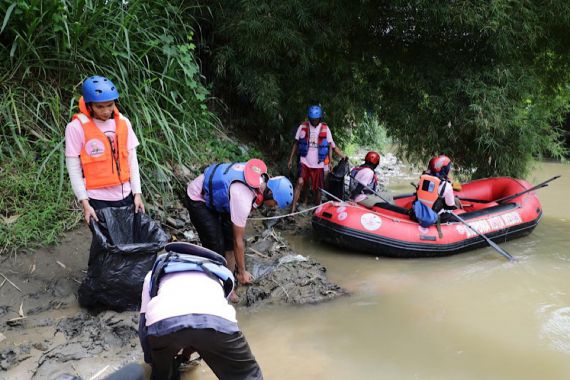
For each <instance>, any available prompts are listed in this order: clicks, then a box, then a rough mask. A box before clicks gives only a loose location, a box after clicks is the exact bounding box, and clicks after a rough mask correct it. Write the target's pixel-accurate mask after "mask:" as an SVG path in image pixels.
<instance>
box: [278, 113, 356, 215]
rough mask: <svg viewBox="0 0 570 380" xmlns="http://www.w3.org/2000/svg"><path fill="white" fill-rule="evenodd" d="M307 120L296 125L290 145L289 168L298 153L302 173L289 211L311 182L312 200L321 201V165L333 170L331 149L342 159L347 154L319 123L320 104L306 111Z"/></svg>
mask: <svg viewBox="0 0 570 380" xmlns="http://www.w3.org/2000/svg"><path fill="white" fill-rule="evenodd" d="M307 116H308V119H309V121H305V122H303V123H301V125H299V127H298V128H297V133H296V134H295V141H294V142H293V147H292V148H291V154H290V156H289V161H288V164H287V166H288V168H289V169H291V167H292V165H293V159H294V158H295V157H296V155H297V154H298V155H299V156H300V163H301V172H300V175H299V178H298V179H297V184H296V186H295V195H294V198H293V205H292V207H291V211H292V212H295V210H296V207H297V202H298V201H299V195H300V194H301V191H302V190H303V189H304V188H305V187H306V185H307V183H308V182H309V181H310V182H311V190H312V192H313V193H314V195H315V203H317V204H318V203H320V201H321V192H320V190H319V189H321V188H323V186H324V167H325V165H326V166H327V167H328V169H329V170H332V152H333V151H334V152H335V154H337V155H338V156H339V157H341V158H342V159H345V158H346V156H345V155H344V153H342V151H341V150H340V149H339V148H338V147H337V146H336V145H335V143H334V140H333V137H332V133H331V130H330V128H329V126H328V125H327V124H326V123H323V122H322V117H323V111H322V109H321V107H320V106H318V105H312V106H310V107H309V110H308V112H307Z"/></svg>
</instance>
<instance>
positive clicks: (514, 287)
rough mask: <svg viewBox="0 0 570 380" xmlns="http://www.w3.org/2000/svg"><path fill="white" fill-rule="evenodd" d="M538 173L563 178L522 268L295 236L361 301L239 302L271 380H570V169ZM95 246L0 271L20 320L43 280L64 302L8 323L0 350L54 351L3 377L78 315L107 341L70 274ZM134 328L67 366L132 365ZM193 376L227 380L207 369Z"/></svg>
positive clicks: (5, 299)
mask: <svg viewBox="0 0 570 380" xmlns="http://www.w3.org/2000/svg"><path fill="white" fill-rule="evenodd" d="M533 173H534V174H533V175H531V176H530V177H529V178H527V179H528V181H529V182H530V183H533V184H538V183H540V182H542V181H544V180H546V179H548V178H550V177H553V176H554V175H558V174H561V175H562V177H561V178H559V179H558V180H556V181H554V182H551V184H550V186H548V187H546V188H543V189H540V190H538V195H539V198H540V200H541V202H542V206H543V211H544V216H543V219H542V220H541V222H540V223H539V225H538V226H537V227H536V229H535V230H534V231H533V232H532V233H531V234H530V235H529V236H526V237H524V238H520V239H517V240H513V241H510V242H507V243H502V244H501V247H502V248H504V249H505V250H507V251H508V252H509V253H510V254H512V255H513V256H515V257H516V258H517V261H516V262H512V263H511V262H507V261H506V260H505V259H504V258H503V256H501V255H499V254H498V253H497V252H496V251H494V250H493V249H492V248H484V249H479V250H476V251H471V252H467V253H463V254H460V255H456V256H450V257H444V258H430V259H426V258H424V259H390V258H383V257H378V258H377V257H374V256H370V255H364V254H358V253H356V252H350V251H346V250H341V249H338V248H335V247H333V246H330V245H324V244H321V243H318V242H316V241H314V240H313V237H312V236H311V234H306V235H289V236H287V238H288V240H289V242H290V244H291V245H292V247H293V248H294V249H295V250H296V251H297V252H298V253H299V254H302V255H305V256H310V257H311V258H313V259H314V260H316V261H317V262H320V263H322V264H323V265H324V266H325V267H326V268H327V274H328V276H329V278H330V280H332V281H333V282H335V283H337V284H339V285H341V286H342V287H344V288H345V289H347V290H348V291H349V292H350V296H345V297H341V298H338V299H336V300H334V301H330V302H325V303H322V304H319V305H304V306H290V305H289V306H287V305H286V306H267V307H263V308H254V309H253V310H249V309H244V308H241V309H239V311H238V319H239V322H240V325H241V327H242V329H243V331H244V333H245V335H246V337H247V339H248V341H249V343H250V345H251V347H252V350H253V352H254V354H255V356H256V358H257V360H258V361H259V363H260V365H261V367H262V369H263V372H264V375H265V378H266V379H269V380H273V379H277V380H281V379H327V380H329V379H333V380H336V379H357V380H358V379H389V380H391V379H395V380H408V379H410V380H411V379H423V380H432V379H433V380H436V379H437V380H440V379H444V380H445V379H449V380H452V379H453V380H456V379H459V380H479V379H490V380H491V379H497V380H499V379H500V380H509V379H517V380H526V379H529V380H531V379H532V380H534V379H540V380H543V379H553V380H554V379H556V380H558V379H570V249H569V247H570V236H569V235H570V234H569V231H570V202H569V200H568V198H567V197H568V195H569V192H568V189H569V188H570V165H569V164H560V163H548V162H547V163H539V164H537V167H536V168H535V170H534V171H533ZM416 174H417V173H416ZM414 176H415V177H414ZM389 180H390V183H388V187H389V188H390V189H391V190H393V191H394V192H395V193H408V192H410V191H411V190H412V188H411V186H410V185H409V182H410V181H411V180H417V175H415V174H413V175H407V174H405V173H404V174H403V175H402V176H392V177H390V178H389ZM89 241H90V235H89V231H88V230H87V229H86V228H81V229H78V230H77V231H75V232H74V233H73V234H71V235H69V236H68V237H67V238H66V239H64V241H62V243H61V244H60V245H58V246H57V247H48V248H45V249H43V251H41V254H36V255H27V256H21V257H18V258H17V264H18V265H17V266H16V267H14V268H12V267H11V266H8V265H7V264H8V262H4V263H3V264H2V271H0V272H2V273H4V274H6V275H8V276H9V277H10V278H11V279H12V280H13V281H15V282H16V283H17V285H19V286H20V288H21V289H22V292H23V293H24V294H28V296H26V297H22V295H21V294H20V292H18V291H17V290H16V289H15V288H14V287H13V286H10V285H9V284H4V287H2V288H1V289H0V290H1V292H0V296H2V300H1V301H0V306H1V305H10V306H11V309H10V311H9V312H8V313H7V314H5V315H4V316H3V317H2V315H1V314H0V317H2V318H3V319H7V318H12V317H14V316H17V314H16V312H17V310H18V308H20V309H21V308H22V305H24V310H30V309H31V308H34V307H35V308H37V306H38V305H39V306H42V307H43V306H45V305H44V304H45V303H46V302H47V301H45V300H44V299H43V298H42V297H43V296H42V295H43V294H46V292H47V291H48V290H49V292H52V289H47V290H46V289H44V287H45V286H49V287H54V286H55V287H56V289H55V294H61V297H60V299H59V300H58V301H61V302H55V304H54V305H52V306H50V307H46V311H45V312H43V313H42V312H41V311H37V312H36V314H35V315H32V313H31V311H26V313H27V314H29V315H28V319H27V320H24V323H27V324H28V325H27V326H28V327H29V328H25V329H22V328H18V327H14V328H10V329H4V330H3V332H4V335H6V337H5V339H4V341H3V342H2V340H1V339H0V351H1V349H2V347H3V346H4V347H5V346H8V345H18V344H21V343H23V342H26V341H30V340H32V339H31V338H32V335H33V338H37V336H40V337H41V338H42V339H45V344H44V346H46V347H48V348H49V349H50V350H48V351H46V349H47V348H42V347H41V345H39V346H37V345H34V347H35V348H32V350H31V354H32V357H31V358H30V359H28V360H26V361H23V362H22V363H21V364H20V365H19V366H16V367H13V368H12V369H11V370H9V371H8V372H2V371H1V370H0V379H1V380H4V379H6V380H12V379H18V380H19V379H30V378H31V377H32V375H33V374H34V371H36V370H35V367H37V358H38V357H39V355H40V354H41V353H42V352H44V351H45V352H48V353H49V352H51V347H53V346H54V344H56V343H63V342H65V341H66V339H69V338H67V337H66V336H65V334H63V333H61V332H58V333H57V334H54V327H53V326H55V325H57V324H58V323H59V321H60V320H63V319H65V320H67V322H66V323H67V324H66V325H65V326H67V327H64V328H63V330H64V331H68V330H70V329H72V328H77V326H75V327H74V323H75V324H77V323H87V324H89V326H91V327H90V329H89V330H88V331H89V333H90V334H93V336H95V332H96V331H95V330H96V328H97V326H99V324H97V323H99V322H97V321H98V320H92V319H85V318H84V319H80V320H77V321H76V322H73V319H72V320H71V321H69V319H68V318H66V317H68V316H70V315H75V314H79V313H82V311H81V310H80V309H79V308H78V306H77V304H76V301H75V296H74V292H73V289H75V288H76V286H77V285H76V283H77V282H78V279H79V278H76V277H77V276H78V273H81V272H80V271H79V270H78V269H77V270H75V269H74V270H72V268H83V267H84V266H85V261H86V259H85V252H87V250H88V246H89ZM56 255H57V256H56ZM52 256H53V258H50V257H52ZM56 258H57V260H59V261H54V260H55V259H56ZM36 260H37V261H36ZM28 261H29V262H28ZM60 261H61V262H60ZM14 265H16V264H14ZM43 266H45V267H46V268H47V269H49V271H47V273H46V271H45V270H44V271H42V272H41V279H42V281H40V282H38V281H36V282H27V281H26V278H36V280H37V277H38V272H40V270H39V269H38V270H37V271H36V272H34V270H35V268H36V267H37V268H40V267H43ZM20 267H22V268H24V269H25V270H20V269H19V268H20ZM28 267H31V268H32V269H27V268H28ZM11 269H15V270H14V271H11ZM17 272H22V273H30V275H29V276H28V277H25V276H23V275H21V276H18V275H17V274H16V273H17ZM34 276H35V277H34ZM43 277H45V281H43V280H44V279H43ZM52 277H54V279H55V280H56V281H55V285H53V284H54V279H52ZM63 280H65V281H63ZM44 283H45V284H47V285H44ZM34 284H35V285H34ZM38 284H39V285H38ZM50 294H51V293H50ZM50 299H51V298H50ZM52 303H53V301H50V305H51V304H52ZM61 304H63V305H64V306H62V309H61V310H60V309H59V307H60V306H61ZM65 305H67V306H65ZM65 307H67V308H66V309H65ZM42 310H43V309H42ZM59 314H61V315H59ZM130 318H131V314H125V315H117V314H109V315H107V314H105V315H103V317H101V319H102V320H107V319H112V320H113V321H115V320H119V319H122V320H123V321H122V322H121V323H119V322H117V325H116V326H121V328H124V330H125V331H127V332H128V331H131V335H132V330H129V329H128V328H127V327H128V326H130V325H133V326H135V327H136V324H135V323H134V322H132V321H130ZM3 319H1V318H0V320H3ZM82 321H83V322H82ZM114 323H115V322H109V323H104V324H101V326H104V327H105V326H107V325H111V326H115V324H114ZM94 329H95V330H94ZM131 335H126V337H125V339H126V340H125V343H124V345H123V346H121V344H120V342H119V343H117V342H116V341H114V340H112V341H109V342H108V346H104V347H100V346H98V345H95V346H94V347H95V350H94V349H93V348H91V347H88V348H86V349H85V347H82V346H81V344H83V345H85V342H82V343H72V344H71V345H69V346H62V347H64V350H70V351H63V352H60V354H62V355H71V354H74V355H76V356H77V355H78V352H79V354H80V356H79V359H81V360H78V361H76V362H73V361H70V362H67V363H65V364H62V365H61V366H62V368H61V369H62V370H66V371H67V372H68V373H79V374H82V376H83V377H84V380H87V379H90V380H100V379H101V378H103V377H104V376H106V375H107V374H108V373H109V371H111V370H112V369H114V368H115V364H117V363H115V362H117V360H115V359H116V358H115V356H116V355H118V354H121V355H122V356H121V359H120V361H119V362H120V363H123V362H124V361H141V358H142V354H141V351H140V347H139V346H138V342H137V339H136V337H135V336H131ZM109 336H110V335H109V334H107V335H105V337H106V339H111V338H109ZM0 338H2V336H1V335H0ZM129 339H130V340H129ZM36 340H37V339H36ZM74 345H75V346H74ZM81 355H84V356H83V359H82V356H81ZM70 363H71V364H70ZM48 370H50V369H49V368H46V369H45V371H38V372H35V376H34V379H47V378H51V377H50V376H49V375H47V374H48V373H50V372H49V371H48ZM97 374H98V375H97ZM182 378H183V379H184V380H190V379H192V380H210V379H215V377H214V375H213V374H212V372H211V371H210V370H209V369H208V368H207V366H206V365H201V366H199V367H197V368H195V369H194V370H192V371H189V372H186V373H185V374H184V375H183V377H182Z"/></svg>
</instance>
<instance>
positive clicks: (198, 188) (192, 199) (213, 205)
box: [185, 159, 293, 302]
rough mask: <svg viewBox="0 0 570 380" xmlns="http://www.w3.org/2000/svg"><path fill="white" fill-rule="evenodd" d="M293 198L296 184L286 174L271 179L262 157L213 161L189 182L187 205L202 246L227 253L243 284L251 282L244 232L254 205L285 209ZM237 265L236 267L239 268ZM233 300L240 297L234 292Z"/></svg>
mask: <svg viewBox="0 0 570 380" xmlns="http://www.w3.org/2000/svg"><path fill="white" fill-rule="evenodd" d="M292 200H293V185H292V184H291V182H290V181H289V180H288V179H287V178H286V177H283V176H278V177H273V178H271V179H269V176H268V175H267V166H266V165H265V163H264V162H263V161H261V160H259V159H252V160H249V161H248V162H240V163H223V164H212V165H210V166H208V167H207V168H206V170H205V171H204V173H203V174H200V175H199V176H198V177H197V178H196V179H194V180H193V181H192V182H190V183H189V184H188V188H187V192H186V199H185V204H186V207H187V208H188V212H189V214H190V220H191V222H192V224H193V225H194V227H196V231H197V232H198V236H199V237H200V241H201V242H202V245H203V246H204V247H206V248H208V249H211V250H212V251H214V252H216V253H218V254H220V255H225V258H226V260H227V262H228V268H229V269H230V270H231V271H232V272H233V271H234V269H237V280H238V282H239V283H240V284H244V285H246V284H250V283H251V282H252V281H253V277H252V275H251V274H250V273H249V272H248V271H247V270H246V269H245V254H244V251H245V246H244V235H245V226H246V222H247V218H248V216H249V214H250V212H251V210H252V208H257V207H259V206H261V205H264V206H267V207H274V206H276V205H277V206H279V208H285V207H288V206H290V205H291V202H292ZM236 266H237V268H236ZM232 301H234V302H237V296H236V295H235V293H234V294H232Z"/></svg>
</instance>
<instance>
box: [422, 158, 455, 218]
mask: <svg viewBox="0 0 570 380" xmlns="http://www.w3.org/2000/svg"><path fill="white" fill-rule="evenodd" d="M452 169H453V164H452V162H451V159H450V158H449V157H447V156H446V155H444V154H441V155H439V156H436V157H433V158H432V159H431V160H430V164H429V166H428V171H427V172H424V174H422V176H421V177H420V182H419V184H418V190H417V192H416V195H417V198H418V200H419V201H421V202H422V203H424V204H425V205H426V206H428V207H431V209H432V210H433V211H435V212H436V213H438V215H439V221H440V222H441V223H445V222H449V221H453V220H455V219H454V218H453V214H452V213H451V212H446V211H452V210H455V209H458V208H462V206H461V201H459V199H458V198H456V197H455V195H454V192H453V184H452V183H451V181H450V179H449V176H450V174H451V171H452Z"/></svg>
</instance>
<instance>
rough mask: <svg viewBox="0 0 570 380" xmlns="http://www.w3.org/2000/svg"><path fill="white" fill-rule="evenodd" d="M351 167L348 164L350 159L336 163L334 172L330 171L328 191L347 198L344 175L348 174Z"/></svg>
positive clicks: (341, 197)
mask: <svg viewBox="0 0 570 380" xmlns="http://www.w3.org/2000/svg"><path fill="white" fill-rule="evenodd" d="M349 170H350V167H349V165H348V159H343V160H340V161H339V162H338V164H336V166H335V167H334V168H333V170H332V172H330V173H329V179H328V188H327V191H328V192H329V193H331V194H332V195H334V196H336V197H338V198H340V199H343V200H344V199H345V196H344V193H345V183H344V177H345V176H346V175H347V174H348V171H349Z"/></svg>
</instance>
